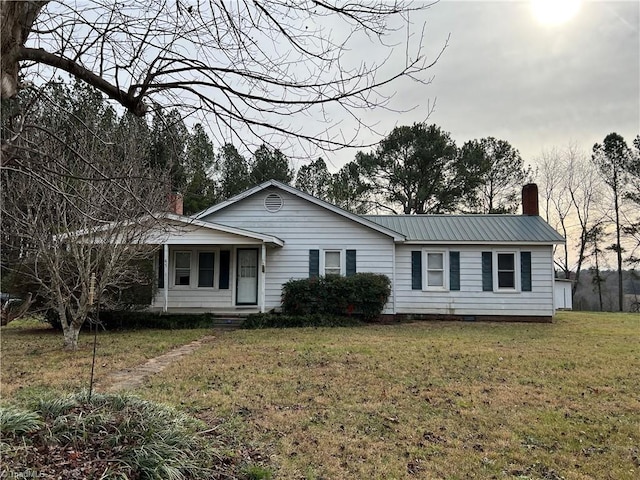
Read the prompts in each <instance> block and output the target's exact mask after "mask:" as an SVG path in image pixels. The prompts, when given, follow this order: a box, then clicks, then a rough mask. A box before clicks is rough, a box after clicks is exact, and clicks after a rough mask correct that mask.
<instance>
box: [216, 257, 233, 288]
mask: <svg viewBox="0 0 640 480" xmlns="http://www.w3.org/2000/svg"><path fill="white" fill-rule="evenodd" d="M230 265H231V252H230V251H229V250H220V278H219V279H218V288H219V289H220V290H228V289H229V271H230V269H231V267H230Z"/></svg>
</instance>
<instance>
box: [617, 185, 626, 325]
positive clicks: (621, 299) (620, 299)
mask: <svg viewBox="0 0 640 480" xmlns="http://www.w3.org/2000/svg"><path fill="white" fill-rule="evenodd" d="M615 208H616V254H617V256H618V258H617V259H618V308H619V310H620V311H621V312H622V310H623V309H624V291H623V289H622V245H621V244H620V230H621V228H622V227H621V226H620V206H619V204H618V191H617V189H616V192H615Z"/></svg>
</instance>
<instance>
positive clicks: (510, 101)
mask: <svg viewBox="0 0 640 480" xmlns="http://www.w3.org/2000/svg"><path fill="white" fill-rule="evenodd" d="M411 21H412V23H413V30H414V33H415V34H416V35H417V34H419V32H420V30H421V28H422V25H423V23H424V22H426V30H425V39H424V44H423V48H424V52H426V53H427V54H428V56H429V57H431V58H435V56H436V55H437V54H438V53H439V52H440V50H441V49H442V47H443V46H444V45H445V43H446V41H447V38H448V37H449V35H450V37H449V42H448V45H447V47H446V49H445V51H444V53H443V54H442V56H441V57H440V59H439V60H438V62H437V63H436V65H434V66H433V67H432V69H431V72H430V73H431V75H433V81H432V83H431V84H430V85H428V86H424V85H419V84H415V83H411V82H408V81H402V82H399V83H396V84H394V88H393V90H394V91H395V93H396V96H395V98H394V105H395V106H397V107H398V108H401V109H410V108H412V107H415V108H413V109H412V110H411V111H409V112H406V113H392V112H388V111H384V110H376V111H373V112H360V113H362V114H363V116H366V121H367V122H368V123H374V124H375V128H376V130H377V131H378V132H380V133H382V134H386V133H388V132H389V131H390V130H391V129H392V128H393V127H394V126H395V125H408V124H412V123H413V122H417V121H423V120H425V118H426V116H427V113H428V106H429V105H431V106H432V105H433V102H434V101H435V109H434V111H433V112H432V113H431V115H430V117H429V118H428V122H429V123H435V124H437V125H439V126H441V127H442V128H443V129H445V130H446V131H449V132H451V134H452V136H453V138H454V139H455V140H456V142H457V143H458V145H462V143H464V142H465V141H466V140H471V139H474V138H482V137H487V136H494V137H497V138H501V139H504V140H507V141H509V142H510V143H511V144H512V145H513V146H514V147H515V148H517V149H519V150H520V152H521V154H522V155H523V158H525V161H527V162H531V161H533V160H534V159H535V158H536V157H537V156H539V155H540V154H541V152H542V150H543V149H550V148H553V147H559V148H562V147H566V146H567V145H568V144H569V143H571V142H573V143H576V144H577V145H578V146H579V147H580V148H582V149H583V150H585V151H590V150H591V147H592V146H593V144H594V143H595V142H599V141H602V139H603V138H604V137H605V136H606V135H607V134H608V133H610V132H612V131H616V132H618V133H620V134H621V135H623V136H624V137H625V139H627V141H628V142H629V143H630V142H631V140H632V139H633V137H635V135H637V134H638V133H640V3H638V2H635V1H623V2H583V3H582V5H581V8H580V10H579V12H578V14H577V16H575V17H574V18H573V19H572V20H570V21H569V22H568V23H564V24H561V25H557V26H546V25H542V24H540V23H539V22H538V21H536V19H535V18H534V15H533V12H532V10H531V6H530V4H529V2H505V1H501V2H485V1H446V0H445V1H442V2H440V3H438V4H436V5H434V6H433V7H431V8H429V9H427V10H425V11H424V12H422V13H421V14H420V15H418V14H415V15H412V16H411ZM372 54H373V52H372ZM403 61H404V52H397V54H396V56H395V57H394V58H391V59H390V62H391V64H393V63H394V62H403ZM363 119H365V118H364V117H363ZM342 128H343V129H345V130H347V129H348V128H350V126H349V121H348V120H345V121H344V122H343V124H342ZM351 128H353V127H351ZM373 139H374V137H373V135H371V134H369V133H367V132H365V131H362V132H361V137H360V140H361V141H362V142H363V143H366V142H368V141H373ZM354 153H355V151H349V150H345V151H342V152H340V153H337V154H335V155H334V156H332V155H327V157H328V159H329V161H330V163H332V164H333V166H334V168H338V167H340V166H341V165H342V164H344V163H345V162H347V161H350V160H352V159H353V155H354Z"/></svg>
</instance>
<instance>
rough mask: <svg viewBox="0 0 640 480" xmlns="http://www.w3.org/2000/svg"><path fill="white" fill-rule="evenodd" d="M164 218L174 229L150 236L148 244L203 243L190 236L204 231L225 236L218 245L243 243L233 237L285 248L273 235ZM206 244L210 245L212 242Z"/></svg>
mask: <svg viewBox="0 0 640 480" xmlns="http://www.w3.org/2000/svg"><path fill="white" fill-rule="evenodd" d="M163 217H164V219H165V220H167V223H168V224H169V225H170V227H173V228H168V229H166V230H165V231H158V232H156V233H155V234H152V235H149V237H148V239H147V243H168V244H181V245H185V244H198V243H203V241H202V237H201V236H197V235H189V233H193V232H196V231H197V230H199V229H202V230H205V231H207V232H212V233H213V232H216V233H220V234H225V235H223V236H222V237H223V238H221V239H220V242H218V243H242V242H238V241H237V240H240V239H233V237H243V238H244V239H246V240H247V242H246V243H248V244H265V245H267V246H270V247H282V246H284V240H282V239H280V238H278V237H275V236H273V235H265V234H263V233H257V232H252V231H250V230H245V229H243V228H237V227H230V226H228V225H221V224H219V223H213V222H207V221H203V220H198V219H195V218H193V217H186V216H184V215H176V214H174V213H166V214H164V215H163ZM205 243H210V241H209V242H205Z"/></svg>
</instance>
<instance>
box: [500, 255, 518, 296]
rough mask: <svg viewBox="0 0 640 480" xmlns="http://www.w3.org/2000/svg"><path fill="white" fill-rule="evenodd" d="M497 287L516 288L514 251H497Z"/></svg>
mask: <svg viewBox="0 0 640 480" xmlns="http://www.w3.org/2000/svg"><path fill="white" fill-rule="evenodd" d="M497 256H498V259H497V260H498V261H497V264H498V288H513V289H515V288H516V255H515V253H498V254H497Z"/></svg>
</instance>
